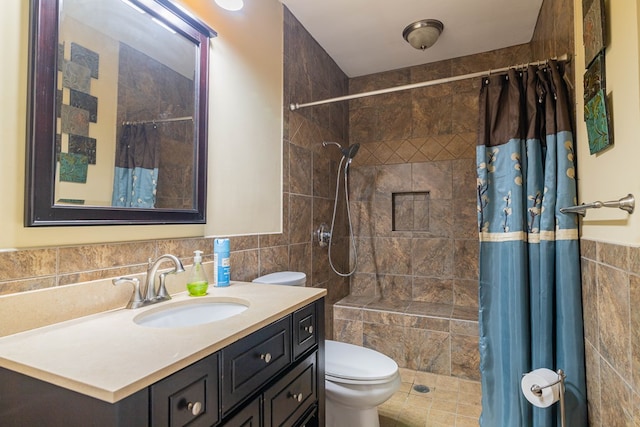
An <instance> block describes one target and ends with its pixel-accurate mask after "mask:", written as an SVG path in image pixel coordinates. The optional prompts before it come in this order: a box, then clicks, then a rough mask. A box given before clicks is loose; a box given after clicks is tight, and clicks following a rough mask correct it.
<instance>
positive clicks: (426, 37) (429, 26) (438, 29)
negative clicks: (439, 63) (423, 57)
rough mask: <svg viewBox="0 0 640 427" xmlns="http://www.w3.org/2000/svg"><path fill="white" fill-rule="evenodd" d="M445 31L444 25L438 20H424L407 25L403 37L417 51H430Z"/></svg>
mask: <svg viewBox="0 0 640 427" xmlns="http://www.w3.org/2000/svg"><path fill="white" fill-rule="evenodd" d="M443 29H444V24H443V23H442V22H440V21H438V20H436V19H422V20H420V21H416V22H414V23H413V24H409V25H407V27H406V28H405V29H404V31H402V37H404V39H405V40H406V41H407V42H409V44H410V45H411V46H413V47H415V48H416V49H420V50H425V49H429V48H430V47H431V46H433V44H434V43H435V42H436V41H438V37H440V34H441V33H442V30H443Z"/></svg>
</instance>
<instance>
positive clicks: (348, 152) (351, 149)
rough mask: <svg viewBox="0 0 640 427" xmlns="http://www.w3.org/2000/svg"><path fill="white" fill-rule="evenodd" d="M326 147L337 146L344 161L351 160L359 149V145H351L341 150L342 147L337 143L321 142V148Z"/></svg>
mask: <svg viewBox="0 0 640 427" xmlns="http://www.w3.org/2000/svg"><path fill="white" fill-rule="evenodd" d="M327 145H335V146H337V147H338V148H339V149H340V151H341V152H342V155H343V156H344V157H345V158H346V159H349V160H351V159H353V158H354V157H355V156H356V153H357V152H358V150H359V149H360V144H353V145H350V146H348V147H347V148H342V145H340V144H338V143H337V142H334V141H323V142H322V146H323V147H326V146H327Z"/></svg>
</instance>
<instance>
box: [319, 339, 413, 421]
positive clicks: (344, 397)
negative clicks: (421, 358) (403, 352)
mask: <svg viewBox="0 0 640 427" xmlns="http://www.w3.org/2000/svg"><path fill="white" fill-rule="evenodd" d="M325 363H326V366H325V388H326V397H327V402H326V413H327V427H339V426H350V427H355V426H358V427H378V426H379V425H380V424H379V420H378V408H377V406H378V405H381V404H382V403H384V402H386V401H387V400H388V399H389V398H390V397H391V396H393V394H394V393H395V392H396V391H398V389H399V388H400V383H401V380H400V372H399V370H398V364H397V363H396V362H394V361H393V359H391V358H390V357H387V356H385V355H384V354H382V353H379V352H377V351H375V350H371V349H369V348H365V347H360V346H357V345H353V344H347V343H343V342H337V341H331V340H326V341H325Z"/></svg>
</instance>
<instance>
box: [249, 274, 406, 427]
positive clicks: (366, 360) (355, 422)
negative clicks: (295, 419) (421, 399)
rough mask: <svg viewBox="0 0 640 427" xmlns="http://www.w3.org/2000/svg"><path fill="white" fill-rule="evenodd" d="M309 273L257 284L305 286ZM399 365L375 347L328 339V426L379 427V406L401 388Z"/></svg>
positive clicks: (261, 280) (272, 277)
mask: <svg viewBox="0 0 640 427" xmlns="http://www.w3.org/2000/svg"><path fill="white" fill-rule="evenodd" d="M305 281H306V275H305V274H304V273H299V272H294V271H282V272H278V273H272V274H267V275H266V276H261V277H258V278H257V279H254V280H253V282H255V283H268V284H279V285H290V286H304V284H305ZM400 383H401V380H400V371H399V369H398V364H397V363H396V362H394V361H393V359H391V358H390V357H387V356H385V355H384V354H382V353H379V352H377V351H375V350H371V349H369V348H364V347H360V346H357V345H353V344H347V343H343V342H338V341H331V340H325V395H326V411H325V412H326V426H327V427H344V426H349V427H379V426H380V422H379V420H378V408H377V406H378V405H380V404H382V403H384V402H385V401H387V400H388V399H389V398H390V397H391V396H393V394H394V393H395V392H396V391H398V389H399V388H400Z"/></svg>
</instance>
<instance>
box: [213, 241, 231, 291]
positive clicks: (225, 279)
mask: <svg viewBox="0 0 640 427" xmlns="http://www.w3.org/2000/svg"><path fill="white" fill-rule="evenodd" d="M230 270H231V261H230V246H229V239H215V240H214V241H213V283H214V286H216V287H223V286H229V280H230V277H231V271H230Z"/></svg>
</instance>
